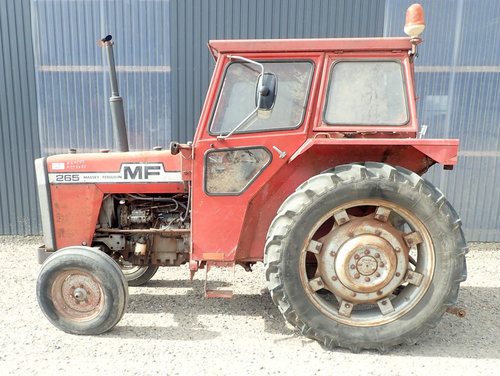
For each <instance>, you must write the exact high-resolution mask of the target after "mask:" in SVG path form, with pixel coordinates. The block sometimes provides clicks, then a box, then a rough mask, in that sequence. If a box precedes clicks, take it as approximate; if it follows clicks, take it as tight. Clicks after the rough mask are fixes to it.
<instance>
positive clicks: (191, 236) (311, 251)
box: [36, 38, 466, 350]
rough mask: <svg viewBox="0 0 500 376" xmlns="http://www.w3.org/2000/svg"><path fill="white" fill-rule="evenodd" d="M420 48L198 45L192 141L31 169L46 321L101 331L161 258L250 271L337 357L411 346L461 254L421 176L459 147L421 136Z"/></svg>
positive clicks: (456, 225)
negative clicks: (198, 89)
mask: <svg viewBox="0 0 500 376" xmlns="http://www.w3.org/2000/svg"><path fill="white" fill-rule="evenodd" d="M419 42H420V40H419V39H416V38H412V39H410V38H367V39H318V40H260V41H257V40H246V41H243V40H237V41H236V40H234V41H232V40H228V41H212V42H210V44H209V48H210V51H211V52H212V54H213V56H214V58H215V60H216V65H215V70H214V73H213V78H212V81H211V84H210V87H209V89H208V94H207V96H206V100H205V104H204V107H203V110H202V113H201V117H200V121H199V124H198V128H197V131H196V134H195V137H194V140H193V142H192V143H187V144H179V143H173V144H172V145H171V147H170V150H163V149H161V148H155V150H152V151H141V152H101V153H88V154H87V153H70V154H64V155H54V156H50V157H47V158H41V159H38V160H37V161H36V170H37V179H38V186H39V195H40V203H41V208H42V219H43V231H44V236H45V245H44V246H43V247H41V248H40V249H39V256H40V260H41V261H42V262H43V261H45V262H44V265H43V266H42V270H41V273H40V277H39V282H38V287H37V289H38V290H37V291H38V299H39V302H40V305H41V307H42V310H43V311H44V313H45V314H46V316H47V317H48V318H49V320H50V321H51V322H53V323H54V324H55V325H56V326H57V327H59V328H61V329H63V330H65V331H68V332H71V333H81V334H97V333H102V332H104V331H106V330H109V329H110V328H112V327H113V326H114V325H115V324H116V323H117V322H118V321H119V319H120V318H121V316H122V315H123V313H124V310H125V306H126V302H127V296H128V295H127V294H128V293H127V291H128V290H127V281H128V283H129V284H131V285H140V284H143V283H146V282H147V281H148V280H149V279H150V278H151V277H152V276H153V275H154V273H155V271H156V269H157V268H158V267H159V266H179V265H182V264H189V270H190V271H191V275H193V274H194V273H195V272H197V271H198V270H199V269H204V272H206V273H208V271H209V270H210V269H211V268H213V267H222V268H229V269H234V267H235V266H237V265H240V266H242V267H243V268H245V269H246V270H248V271H250V270H251V266H252V265H253V264H255V263H256V262H264V263H265V267H266V278H267V281H268V288H269V290H270V292H271V295H272V298H273V301H274V302H275V303H276V305H277V306H278V308H279V310H280V311H281V312H282V314H283V315H284V317H285V318H286V319H287V320H288V321H289V322H290V323H292V324H293V325H295V326H297V327H298V328H299V329H300V330H301V332H302V333H303V334H304V335H306V336H308V337H311V338H315V339H317V340H319V341H320V342H322V343H323V344H324V345H326V346H327V347H335V346H342V347H348V348H351V349H352V350H359V349H363V348H377V349H380V350H384V349H386V348H388V347H390V346H392V345H395V344H399V343H403V342H404V343H410V342H413V341H414V340H415V338H416V336H417V335H418V334H419V333H420V332H422V331H423V330H424V329H425V328H426V327H429V326H430V325H433V324H434V323H435V322H437V321H438V320H439V318H440V317H441V316H442V314H443V313H444V312H445V310H446V309H447V308H449V307H451V306H452V305H453V304H454V303H455V302H456V299H457V294H458V287H459V283H460V282H461V281H462V280H464V279H465V258H464V254H465V251H466V245H465V241H464V237H463V233H462V230H461V227H460V219H459V218H458V215H457V214H456V212H455V211H454V210H453V208H452V207H451V205H450V204H449V203H448V201H447V200H446V198H445V197H444V196H443V194H442V193H441V192H440V191H439V189H437V188H435V187H434V186H433V185H432V184H431V183H429V182H428V181H426V180H425V179H423V178H422V177H421V175H423V174H424V173H425V172H426V171H427V170H428V169H429V168H430V167H431V166H432V165H434V164H436V163H438V164H441V165H443V166H444V168H446V169H451V168H452V167H453V166H454V165H455V164H456V162H457V151H458V140H441V139H440V140H435V139H425V138H421V137H419V136H420V134H419V133H418V132H419V126H418V121H417V110H416V99H417V98H416V94H415V85H414V67H413V63H414V57H415V48H416V44H418V43H419ZM49 256H50V257H49ZM118 266H119V267H118ZM206 295H207V296H219V297H230V296H232V292H231V291H219V290H212V289H210V288H209V287H207V290H206Z"/></svg>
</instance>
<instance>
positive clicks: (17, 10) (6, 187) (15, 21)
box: [0, 0, 40, 235]
mask: <svg viewBox="0 0 500 376" xmlns="http://www.w3.org/2000/svg"><path fill="white" fill-rule="evenodd" d="M0 93H1V94H0V234H20V235H28V234H37V233H38V232H39V231H40V224H39V217H38V203H37V197H36V182H35V173H34V169H33V160H34V159H35V158H36V157H38V156H39V155H40V142H39V139H38V119H37V115H36V92H35V71H34V67H33V50H32V42H31V24H30V7H29V1H26V0H23V1H18V0H16V1H15V0H7V1H0Z"/></svg>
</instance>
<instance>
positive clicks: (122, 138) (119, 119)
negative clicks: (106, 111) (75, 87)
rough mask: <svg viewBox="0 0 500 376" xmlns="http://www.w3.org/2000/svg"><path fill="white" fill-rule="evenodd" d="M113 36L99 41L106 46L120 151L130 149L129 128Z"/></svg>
mask: <svg viewBox="0 0 500 376" xmlns="http://www.w3.org/2000/svg"><path fill="white" fill-rule="evenodd" d="M111 38H112V36H111V35H107V36H106V37H104V38H102V39H100V40H99V41H98V42H97V45H98V46H99V47H106V55H107V56H108V64H109V80H110V83H111V97H110V98H109V104H110V107H111V119H112V121H113V136H114V139H115V147H116V148H117V150H118V151H128V139H127V128H126V126H125V113H124V111H123V100H122V97H120V94H119V93H118V81H117V79H116V67H115V57H114V55H113V45H114V44H115V43H114V42H112V41H111Z"/></svg>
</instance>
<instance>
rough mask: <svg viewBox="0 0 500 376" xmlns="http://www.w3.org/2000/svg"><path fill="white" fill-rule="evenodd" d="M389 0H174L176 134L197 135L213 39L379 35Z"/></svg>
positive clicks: (178, 137) (182, 136)
mask: <svg viewBox="0 0 500 376" xmlns="http://www.w3.org/2000/svg"><path fill="white" fill-rule="evenodd" d="M384 4H385V0H374V1H364V0H315V1H310V0H309V1H308V0H274V1H266V0H171V1H170V34H171V63H172V138H173V139H174V140H177V141H181V142H186V141H189V140H192V139H193V135H194V130H195V129H196V126H197V125H198V118H199V115H200V113H201V108H202V106H203V101H204V99H205V93H206V90H207V89H208V83H209V81H210V78H211V75H212V71H213V68H214V63H213V58H212V56H211V55H210V53H209V51H208V49H207V42H208V41H209V40H211V39H268V38H327V37H329V38H341V37H375V36H381V35H382V32H383V19H384Z"/></svg>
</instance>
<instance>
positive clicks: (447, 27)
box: [384, 0, 500, 241]
mask: <svg viewBox="0 0 500 376" xmlns="http://www.w3.org/2000/svg"><path fill="white" fill-rule="evenodd" d="M412 2H413V1H411V0H387V2H386V16H385V29H384V34H385V35H387V36H399V35H401V36H402V35H404V34H403V32H402V27H401V22H400V20H401V19H404V15H405V12H406V8H407V7H408V6H409V5H410V4H411V3H412ZM419 2H420V3H421V4H422V5H423V7H424V13H425V22H426V29H425V31H424V33H423V34H422V36H423V38H424V39H425V41H424V43H423V44H421V45H420V46H419V57H418V59H417V60H416V63H415V71H416V77H415V79H416V83H417V95H418V96H419V97H420V100H419V103H418V112H419V114H418V115H419V122H420V124H421V125H422V124H426V125H428V126H429V129H428V132H427V135H426V137H427V138H459V139H460V151H459V158H458V166H456V167H455V169H454V170H453V171H443V170H442V168H441V167H438V166H436V167H433V168H432V169H431V171H430V172H429V173H428V174H427V175H426V177H427V178H428V179H429V180H430V181H432V182H433V183H434V184H436V185H437V186H438V187H440V188H441V190H442V191H443V192H444V193H445V194H446V196H447V197H448V199H449V200H450V201H451V202H452V204H453V205H454V206H455V208H456V209H457V211H458V212H459V213H460V215H461V217H462V221H463V223H464V230H465V233H466V237H467V239H468V240H481V241H500V214H499V213H500V171H499V170H498V167H497V166H499V165H500V48H499V47H500V35H499V31H500V2H498V1H497V0H483V1H480V2H478V1H474V0H458V1H451V0H444V1H435V0H422V1H419Z"/></svg>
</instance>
